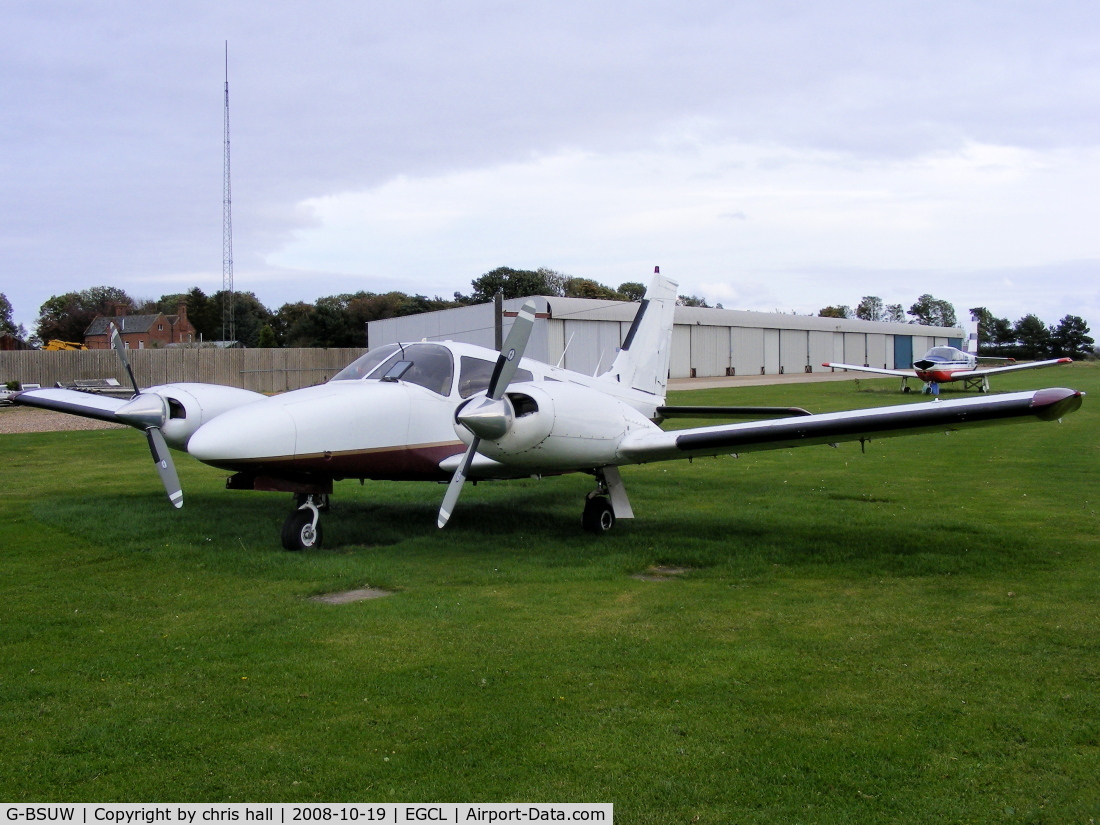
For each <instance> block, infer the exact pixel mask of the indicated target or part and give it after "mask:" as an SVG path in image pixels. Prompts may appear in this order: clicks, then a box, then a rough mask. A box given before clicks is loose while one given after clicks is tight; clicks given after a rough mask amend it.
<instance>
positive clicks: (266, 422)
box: [187, 401, 297, 465]
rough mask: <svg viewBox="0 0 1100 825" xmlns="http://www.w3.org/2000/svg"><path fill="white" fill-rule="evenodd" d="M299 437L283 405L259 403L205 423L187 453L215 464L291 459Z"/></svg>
mask: <svg viewBox="0 0 1100 825" xmlns="http://www.w3.org/2000/svg"><path fill="white" fill-rule="evenodd" d="M296 435H297V433H296V428H295V426H294V419H293V418H291V416H290V414H289V413H288V412H287V411H286V410H285V409H284V408H283V407H282V406H281V405H279V404H271V403H266V402H263V401H260V402H257V403H255V404H249V405H248V406H246V407H238V408H237V409H235V410H230V411H229V412H226V413H222V414H221V415H219V416H218V417H217V418H215V419H214V420H213V421H210V422H208V423H206V424H203V425H202V426H201V427H199V428H198V430H196V431H195V434H194V435H192V436H191V440H190V441H188V442H187V452H189V453H190V454H191V455H193V456H194V457H195V458H197V459H198V460H199V461H204V462H207V463H209V464H215V465H217V464H231V463H232V462H234V461H247V460H255V459H262V458H278V457H282V456H292V455H294V445H295V440H296Z"/></svg>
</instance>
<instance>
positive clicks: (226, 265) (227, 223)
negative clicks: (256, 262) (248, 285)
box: [222, 40, 237, 341]
mask: <svg viewBox="0 0 1100 825" xmlns="http://www.w3.org/2000/svg"><path fill="white" fill-rule="evenodd" d="M236 338H237V330H236V323H235V322H234V318H233V195H232V186H231V185H230V183H229V41H228V40H227V41H225V178H224V180H223V182H222V340H223V341H235V340H236Z"/></svg>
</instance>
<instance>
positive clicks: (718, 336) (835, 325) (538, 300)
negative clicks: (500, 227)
mask: <svg viewBox="0 0 1100 825" xmlns="http://www.w3.org/2000/svg"><path fill="white" fill-rule="evenodd" d="M525 300H527V299H526V298H516V299H511V300H507V301H504V302H503V316H504V317H503V319H502V321H503V329H504V333H505V334H507V330H508V328H509V327H510V325H511V320H510V319H511V318H513V317H515V314H516V312H517V310H518V309H519V308H520V307H521V306H522V305H523V302H524V301H525ZM533 300H534V301H535V306H536V309H537V312H538V315H537V317H536V321H535V327H534V329H533V330H532V331H531V339H530V342H529V343H528V345H527V352H526V353H525V355H526V356H527V357H529V358H535V359H537V360H539V361H543V362H545V363H548V364H558V363H559V361H560V362H561V366H563V367H565V368H567V369H571V370H575V371H577V372H581V373H585V374H587V375H592V374H594V373H595V372H597V371H598V370H600V369H605V368H607V367H608V366H610V364H611V362H612V361H613V360H614V358H615V352H616V351H617V350H618V348H619V345H620V344H621V343H622V342H623V339H624V338H625V337H626V333H627V330H629V329H630V323H631V321H633V320H634V315H635V313H636V312H637V311H638V304H636V303H628V302H624V301H603V300H592V299H589V298H557V297H545V296H535V297H534V298H533ZM495 328H496V318H495V310H494V305H493V304H491V303H490V304H476V305H473V306H467V307H459V308H457V309H444V310H440V311H439V312H426V313H423V314H421V315H407V316H404V317H401V318H387V319H385V320H382V321H371V322H370V323H369V324H368V325H367V343H368V346H370V347H377V346H382V345H383V344H391V343H394V342H397V341H401V342H409V341H420V340H424V339H426V340H428V341H464V342H467V343H471V344H478V345H480V346H483V347H493V346H494V341H495V335H496V333H495ZM963 334H964V333H963V330H961V329H957V328H952V327H927V326H918V325H915V324H891V323H878V322H874V321H858V320H850V319H846V318H818V317H815V316H808V315H782V314H778V313H775V314H773V313H768V312H747V311H743V310H733V309H709V308H702V307H684V306H678V307H676V316H675V326H674V327H673V331H672V356H671V360H670V365H669V374H670V377H672V378H702V377H704V376H715V375H778V374H782V373H791V372H826V371H828V368H827V367H823V366H821V365H822V363H824V362H826V361H834V362H843V363H846V364H863V365H866V366H873V367H884V368H886V369H895V368H907V367H911V366H912V365H913V359H914V358H920V357H921V356H922V355H924V353H925V352H927V351H928V350H929V349H931V348H932V347H934V346H944V345H947V346H955V347H961V346H962V340H963ZM563 355H564V357H563Z"/></svg>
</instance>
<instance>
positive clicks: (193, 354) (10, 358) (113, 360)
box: [0, 347, 366, 392]
mask: <svg viewBox="0 0 1100 825" xmlns="http://www.w3.org/2000/svg"><path fill="white" fill-rule="evenodd" d="M364 352H366V350H365V349H363V348H359V347H355V348H348V349H136V350H130V351H129V352H128V353H127V355H128V357H129V359H130V365H131V366H132V367H133V369H134V376H135V378H137V382H138V384H139V385H140V386H142V387H150V386H153V385H154V384H169V383H173V382H177V381H197V382H200V383H203V384H224V385H226V386H230V387H241V388H243V389H246V390H253V391H255V392H285V391H286V390H296V389H299V388H301V387H309V386H312V385H314V384H323V383H324V382H325V381H327V380H328V379H330V378H331V377H332V376H333V375H335V374H336V373H337V372H339V371H340V370H342V369H343V368H344V367H346V366H347V365H348V364H349V363H351V362H352V361H354V360H355V359H356V358H358V357H359V356H360V355H362V354H363V353H364ZM78 378H117V379H118V381H119V383H121V384H122V385H123V386H126V385H127V384H128V380H127V378H126V372H125V370H124V369H123V368H122V364H121V363H120V362H119V360H118V356H117V355H115V353H114V351H113V350H102V349H101V350H83V351H75V352H42V351H41V350H23V351H19V352H0V383H5V382H7V381H13V380H14V381H19V382H21V383H24V384H41V385H42V386H43V387H52V386H54V385H55V384H56V383H57V382H66V381H75V380H76V379H78Z"/></svg>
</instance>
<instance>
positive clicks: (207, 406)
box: [141, 383, 266, 450]
mask: <svg viewBox="0 0 1100 825" xmlns="http://www.w3.org/2000/svg"><path fill="white" fill-rule="evenodd" d="M141 394H142V395H149V394H155V395H159V396H160V397H161V398H163V399H164V401H165V403H166V404H167V405H168V418H167V420H166V421H165V422H164V426H162V427H161V432H162V433H164V440H165V441H167V442H168V444H169V445H170V446H172V447H175V448H176V449H178V450H185V449H187V442H188V440H190V438H191V436H192V435H194V433H195V430H197V429H198V428H199V427H201V426H202V425H203V424H205V423H206V422H208V421H212V420H213V419H215V418H217V417H218V416H219V415H221V414H222V413H224V412H228V411H229V410H233V409H236V408H237V407H243V406H244V405H245V404H255V403H256V402H257V401H264V400H265V398H266V396H263V395H261V394H260V393H258V392H252V391H251V390H242V389H238V388H237V387H223V386H222V385H220V384H189V383H181V384H160V385H158V386H155V387H149V388H147V389H144V390H142V391H141Z"/></svg>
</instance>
